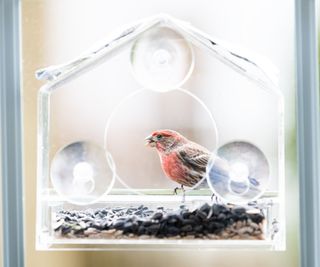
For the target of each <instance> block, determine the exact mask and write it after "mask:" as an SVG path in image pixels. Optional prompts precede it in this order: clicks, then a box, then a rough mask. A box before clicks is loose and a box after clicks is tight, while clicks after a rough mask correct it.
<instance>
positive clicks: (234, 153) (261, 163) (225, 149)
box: [207, 142, 270, 204]
mask: <svg viewBox="0 0 320 267" xmlns="http://www.w3.org/2000/svg"><path fill="white" fill-rule="evenodd" d="M269 174H270V170H269V164H268V160H267V158H266V157H265V155H264V154H263V152H262V151H261V150H260V149H259V148H257V147H256V146H254V145H253V144H250V143H247V142H232V143H228V144H226V145H224V146H222V147H221V148H219V149H218V153H217V155H213V156H212V159H211V163H210V164H209V165H208V168H207V181H208V184H209V186H210V188H211V190H212V191H213V192H214V194H216V195H217V196H218V197H220V198H222V199H223V200H225V201H226V202H229V203H234V204H244V203H248V202H250V201H253V200H255V199H257V198H259V197H260V196H261V195H262V194H263V193H264V192H265V191H266V189H267V186H268V183H269Z"/></svg>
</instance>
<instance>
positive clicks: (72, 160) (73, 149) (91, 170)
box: [50, 142, 115, 205]
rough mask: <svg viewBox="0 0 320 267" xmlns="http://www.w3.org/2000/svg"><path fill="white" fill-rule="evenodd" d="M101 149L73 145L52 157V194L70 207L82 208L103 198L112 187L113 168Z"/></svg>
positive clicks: (77, 143)
mask: <svg viewBox="0 0 320 267" xmlns="http://www.w3.org/2000/svg"><path fill="white" fill-rule="evenodd" d="M107 156H108V157H107V158H106V154H105V151H104V149H103V148H101V147H99V146H97V145H95V144H92V143H89V142H75V143H72V144H70V145H68V146H66V147H64V148H63V149H61V150H60V151H58V152H57V154H56V155H55V156H54V158H53V160H52V163H51V172H50V174H51V181H52V184H53V186H54V188H55V190H56V191H57V192H58V193H59V194H60V195H61V196H62V197H64V198H65V199H66V200H68V201H69V202H71V203H74V204H79V205H85V204H89V203H93V202H96V201H97V200H98V199H99V198H100V197H101V196H102V195H103V194H107V193H108V192H109V191H110V190H111V188H112V185H113V183H114V179H115V177H114V164H113V161H112V158H111V156H110V155H109V154H108V155H107Z"/></svg>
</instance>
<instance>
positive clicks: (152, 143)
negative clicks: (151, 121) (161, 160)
mask: <svg viewBox="0 0 320 267" xmlns="http://www.w3.org/2000/svg"><path fill="white" fill-rule="evenodd" d="M145 141H146V146H150V147H155V146H156V142H155V141H154V138H153V136H152V135H149V136H148V137H146V139H145Z"/></svg>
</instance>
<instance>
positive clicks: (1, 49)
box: [0, 0, 320, 267]
mask: <svg viewBox="0 0 320 267" xmlns="http://www.w3.org/2000/svg"><path fill="white" fill-rule="evenodd" d="M295 3H296V14H295V19H296V25H295V26H296V82H297V114H296V115H297V116H296V118H297V146H298V168H299V192H300V255H301V266H303V267H317V266H320V256H319V251H320V196H319V195H320V182H319V181H320V180H319V178H320V164H319V163H320V109H319V75H318V74H319V72H318V64H319V62H318V39H317V37H318V36H317V27H316V25H317V16H316V12H317V5H316V0H295ZM20 60H21V59H20V0H0V147H1V149H2V150H1V157H0V160H1V166H2V169H1V173H0V175H1V177H2V180H1V183H2V195H1V197H2V217H3V226H2V227H3V229H2V232H3V237H2V238H3V266H4V267H9V266H16V267H22V266H24V241H23V186H22V185H23V176H22V173H23V172H22V170H23V167H22V151H23V150H22V127H21V117H22V114H21V111H22V108H21V79H20V78H21V75H20V69H21V66H20Z"/></svg>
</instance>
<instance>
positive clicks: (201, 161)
mask: <svg viewBox="0 0 320 267" xmlns="http://www.w3.org/2000/svg"><path fill="white" fill-rule="evenodd" d="M146 141H147V145H148V146H150V147H155V148H156V149H157V151H158V154H159V156H160V162H161V166H162V169H163V171H164V173H165V174H166V176H168V177H169V178H170V179H171V180H173V181H175V182H177V183H179V184H180V185H181V189H182V190H184V188H183V186H187V187H193V186H195V185H197V184H199V185H200V184H202V180H205V174H206V167H207V164H208V161H209V159H210V152H209V150H208V149H206V148H204V147H203V146H200V145H199V144H196V143H194V142H192V141H190V140H188V139H187V138H186V137H184V136H183V135H181V134H179V133H178V132H175V131H172V130H158V131H155V132H153V133H152V134H151V135H150V136H148V137H147V138H146ZM177 189H178V188H176V189H175V193H176V190H177Z"/></svg>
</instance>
